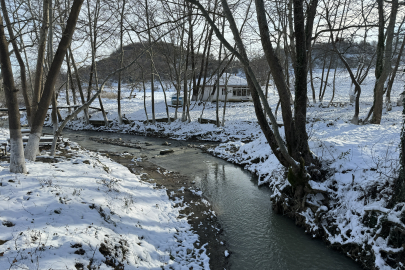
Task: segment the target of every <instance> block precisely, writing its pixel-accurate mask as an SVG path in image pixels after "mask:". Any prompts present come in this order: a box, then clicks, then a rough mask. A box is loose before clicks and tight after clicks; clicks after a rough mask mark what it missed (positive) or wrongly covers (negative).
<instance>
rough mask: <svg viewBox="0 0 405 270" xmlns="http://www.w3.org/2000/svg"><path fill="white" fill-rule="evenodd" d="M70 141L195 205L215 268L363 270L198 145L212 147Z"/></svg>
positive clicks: (81, 136) (89, 134)
mask: <svg viewBox="0 0 405 270" xmlns="http://www.w3.org/2000/svg"><path fill="white" fill-rule="evenodd" d="M49 130H50V129H49ZM47 131H48V130H47ZM64 137H67V138H69V139H71V140H72V141H75V142H77V143H79V144H80V145H81V146H82V147H84V148H86V149H89V150H93V151H99V152H104V153H106V154H107V155H109V156H110V157H111V158H112V159H114V160H116V161H117V162H119V163H121V164H123V165H125V166H126V167H128V168H129V169H130V170H131V171H132V172H133V173H135V174H137V175H141V179H142V180H144V181H148V182H152V183H156V185H157V186H158V187H161V186H164V187H165V188H166V189H167V193H168V195H169V197H170V198H171V199H175V198H176V197H179V198H180V197H182V198H183V199H184V200H183V201H184V203H185V204H187V205H188V206H189V207H187V208H185V210H183V211H182V212H181V214H182V215H186V216H188V220H189V223H190V224H191V225H192V227H193V230H194V231H196V233H198V234H199V236H200V244H205V243H208V245H207V246H206V248H207V254H209V256H210V266H211V269H292V270H295V269H297V270H298V269H345V270H349V269H360V267H359V266H358V265H357V264H356V263H355V262H354V261H352V260H351V259H349V258H347V257H346V256H344V255H343V254H340V253H338V252H336V251H335V250H332V249H330V248H328V247H326V246H325V244H324V243H323V242H321V241H320V240H314V239H311V236H309V235H307V234H305V233H304V231H303V229H302V228H298V227H297V226H295V224H294V222H293V221H292V220H290V219H289V218H286V217H283V216H280V215H277V214H275V213H273V211H272V206H271V202H270V199H269V198H270V195H271V193H270V190H269V189H268V188H266V187H258V186H257V178H256V176H254V175H252V174H250V173H248V172H246V171H244V170H243V169H241V168H240V167H238V166H236V165H233V164H230V163H228V162H226V161H223V160H221V159H219V158H215V157H213V156H211V155H209V154H206V153H203V151H202V150H200V149H198V148H197V147H194V146H198V145H204V144H207V143H205V142H185V141H175V140H168V139H161V138H151V137H142V136H136V135H129V134H117V133H107V132H94V131H70V130H65V131H64ZM122 153H127V155H121V154H122ZM208 202H209V203H208ZM214 213H215V214H214ZM226 253H229V254H230V255H229V257H226V256H225V254H226Z"/></svg>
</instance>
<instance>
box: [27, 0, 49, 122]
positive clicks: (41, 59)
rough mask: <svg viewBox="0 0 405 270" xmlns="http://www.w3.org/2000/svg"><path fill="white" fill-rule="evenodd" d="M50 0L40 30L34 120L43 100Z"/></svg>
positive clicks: (44, 10)
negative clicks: (39, 104)
mask: <svg viewBox="0 0 405 270" xmlns="http://www.w3.org/2000/svg"><path fill="white" fill-rule="evenodd" d="M49 1H51V0H43V19H42V27H41V32H40V38H39V44H38V56H37V65H36V70H35V85H34V96H33V97H32V112H31V113H32V120H31V122H32V121H33V120H34V115H35V114H36V111H37V109H38V103H39V101H40V100H41V95H42V86H43V76H44V75H43V74H44V68H43V66H44V59H45V49H46V38H47V35H48V29H49V8H48V5H49Z"/></svg>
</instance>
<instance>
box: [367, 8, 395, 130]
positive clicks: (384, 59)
mask: <svg viewBox="0 0 405 270" xmlns="http://www.w3.org/2000/svg"><path fill="white" fill-rule="evenodd" d="M377 3H378V6H379V15H380V17H381V16H382V19H383V20H382V21H381V18H380V20H379V23H380V24H381V23H382V24H383V26H382V27H384V14H383V11H384V9H383V8H380V5H381V6H382V5H383V3H382V0H378V1H377ZM391 5H392V6H391V16H390V19H389V23H388V26H387V31H386V38H385V36H384V33H382V37H381V39H382V40H383V41H382V42H384V38H385V40H386V41H385V42H386V44H385V49H384V52H383V56H381V54H380V59H379V54H378V52H379V51H380V49H381V48H380V47H378V49H377V67H376V75H379V76H376V77H377V81H376V84H375V87H374V109H373V117H372V118H371V123H373V124H378V125H379V124H380V123H381V117H382V109H383V96H384V84H385V81H386V80H387V78H388V76H389V74H390V72H391V56H392V40H393V38H394V28H395V20H396V17H397V11H398V0H392V4H391ZM381 14H382V15H381ZM380 28H381V26H380ZM382 32H384V28H383V31H382ZM378 35H379V43H378V44H380V35H381V31H379V33H378ZM381 65H382V66H381ZM380 66H381V68H380Z"/></svg>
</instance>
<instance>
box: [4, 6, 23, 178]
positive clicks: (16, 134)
mask: <svg viewBox="0 0 405 270" xmlns="http://www.w3.org/2000/svg"><path fill="white" fill-rule="evenodd" d="M0 64H1V71H2V75H3V84H4V94H5V97H6V103H7V109H8V123H9V130H10V149H11V151H10V172H12V173H26V172H27V169H26V167H25V160H24V146H23V141H22V136H21V125H20V111H19V108H18V101H17V92H18V90H17V89H16V88H15V85H14V77H13V70H12V68H11V62H10V57H9V52H8V44H7V40H6V36H5V33H4V25H3V19H2V16H1V14H0Z"/></svg>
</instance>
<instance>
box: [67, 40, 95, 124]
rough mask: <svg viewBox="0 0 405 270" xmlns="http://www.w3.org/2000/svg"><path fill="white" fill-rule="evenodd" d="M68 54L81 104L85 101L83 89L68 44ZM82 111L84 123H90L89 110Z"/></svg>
mask: <svg viewBox="0 0 405 270" xmlns="http://www.w3.org/2000/svg"><path fill="white" fill-rule="evenodd" d="M69 55H70V60H71V61H72V65H73V70H74V72H75V78H76V83H77V88H78V89H79V94H80V99H81V101H82V104H84V103H86V100H85V98H84V93H83V89H82V83H81V80H80V76H79V71H78V70H77V66H76V62H75V59H74V57H73V54H72V50H71V49H70V46H69ZM83 111H84V118H85V120H86V124H87V125H88V124H90V121H89V111H88V109H87V108H86V109H84V110H83Z"/></svg>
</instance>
